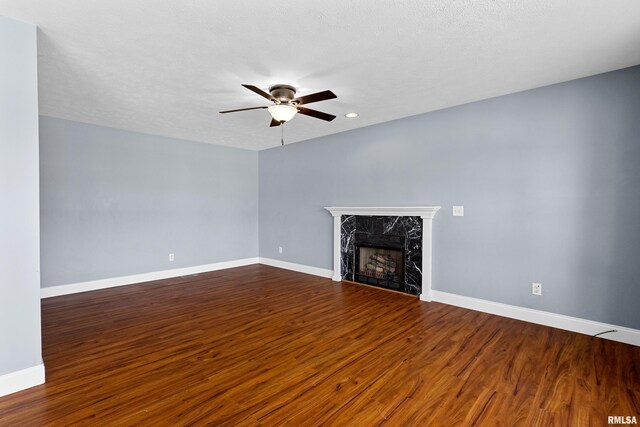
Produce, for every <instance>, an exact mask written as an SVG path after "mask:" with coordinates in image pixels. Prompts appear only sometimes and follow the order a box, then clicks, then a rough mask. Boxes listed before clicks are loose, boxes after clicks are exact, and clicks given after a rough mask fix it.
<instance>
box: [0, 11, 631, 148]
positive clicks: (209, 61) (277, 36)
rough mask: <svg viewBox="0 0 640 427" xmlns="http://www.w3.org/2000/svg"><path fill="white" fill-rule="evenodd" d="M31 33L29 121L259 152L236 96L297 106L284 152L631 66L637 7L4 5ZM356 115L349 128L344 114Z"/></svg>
mask: <svg viewBox="0 0 640 427" xmlns="http://www.w3.org/2000/svg"><path fill="white" fill-rule="evenodd" d="M0 15H4V16H7V17H10V18H15V19H18V20H21V21H26V22H31V23H34V24H36V25H38V27H39V35H38V37H39V38H38V57H39V65H38V67H39V91H40V95H39V96H40V114H43V115H46V116H52V117H58V118H63V119H69V120H76V121H80V122H86V123H93V124H98V125H104V126H111V127H115V128H120V129H127V130H132V131H138V132H144V133H150V134H156V135H163V136H169V137H174V138H182V139H188V140H194V141H201V142H207V143H212V144H220V145H226V146H232V147H239V148H246V149H251V150H261V149H265V148H270V147H273V146H277V145H279V143H280V129H279V128H269V122H270V116H269V113H268V112H267V111H266V110H255V111H247V112H241V113H234V114H225V115H222V114H218V111H220V110H226V109H232V108H242V107H253V106H260V105H267V104H268V103H269V102H268V101H267V100H265V99H263V98H261V97H259V96H258V95H256V94H254V93H252V92H250V91H249V90H247V89H244V88H243V87H241V86H240V85H241V84H242V83H248V84H254V85H256V86H258V87H261V88H262V89H264V90H266V89H267V88H268V87H269V86H270V85H273V84H276V83H285V84H290V85H293V86H295V87H296V88H297V89H298V95H304V94H308V93H312V92H317V91H321V90H325V89H331V90H332V91H333V92H335V93H336V95H338V98H337V99H335V100H329V101H324V102H321V103H317V104H312V105H309V107H310V108H313V109H317V110H320V111H326V112H328V113H331V114H335V115H336V116H337V118H336V119H335V120H334V121H333V122H330V123H328V122H324V121H321V120H316V119H312V118H309V117H305V116H300V115H298V116H297V117H295V118H294V119H293V120H291V121H290V122H289V123H287V124H286V126H285V140H286V141H287V143H291V142H297V141H302V140H306V139H310V138H314V137H319V136H323V135H328V134H332V133H336V132H342V131H345V130H349V129H355V128H358V127H363V126H368V125H372V124H375V123H381V122H385V121H389V120H394V119H398V118H402V117H406V116H412V115H416V114H420V113H425V112H428V111H433V110H438V109H441V108H446V107H450V106H454V105H460V104H465V103H468V102H472V101H476V100H480V99H485V98H490V97H494V96H499V95H504V94H508V93H513V92H518V91H522V90H526V89H531V88H535V87H540V86H546V85H549V84H553V83H558V82H562V81H566V80H571V79H576V78H579V77H585V76H589V75H593V74H598V73H603V72H606V71H611V70H616V69H620V68H625V67H628V66H632V65H637V64H640V1H637V0H609V1H605V0H597V1H596V0H563V1H558V0H537V1H525V0H492V1H490V0H485V1H479V0H476V1H472V0H434V1H423V0H404V1H400V0H396V1H375V2H374V1H365V0H354V1H343V0H325V1H321V2H309V1H299V0H295V1H294V0H279V1H276V2H267V1H263V0H248V1H230V0H226V1H207V0H172V1H157V0H156V1H152V0H136V1H131V0H102V1H100V0H91V1H87V0H47V1H45V0H0ZM350 111H356V112H358V113H359V114H360V116H359V117H357V118H355V119H347V118H345V117H344V114H345V113H347V112H350Z"/></svg>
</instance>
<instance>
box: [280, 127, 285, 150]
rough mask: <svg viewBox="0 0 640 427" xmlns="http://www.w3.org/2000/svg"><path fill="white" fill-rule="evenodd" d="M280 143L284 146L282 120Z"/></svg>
mask: <svg viewBox="0 0 640 427" xmlns="http://www.w3.org/2000/svg"><path fill="white" fill-rule="evenodd" d="M280 143H281V144H282V146H283V147H284V122H280Z"/></svg>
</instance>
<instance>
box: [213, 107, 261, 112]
mask: <svg viewBox="0 0 640 427" xmlns="http://www.w3.org/2000/svg"><path fill="white" fill-rule="evenodd" d="M263 108H269V107H250V108H238V109H237V110H226V111H220V114H224V113H235V112H236V111H248V110H262V109H263Z"/></svg>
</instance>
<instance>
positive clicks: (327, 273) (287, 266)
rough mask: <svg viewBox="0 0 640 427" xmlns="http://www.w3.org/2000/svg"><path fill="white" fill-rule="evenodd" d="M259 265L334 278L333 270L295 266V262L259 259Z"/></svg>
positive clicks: (301, 265)
mask: <svg viewBox="0 0 640 427" xmlns="http://www.w3.org/2000/svg"><path fill="white" fill-rule="evenodd" d="M259 263H260V264H264V265H270V266H271V267H278V268H284V269H285V270H292V271H297V272H298V273H306V274H311V275H313V276H320V277H326V278H329V279H330V278H331V276H333V270H329V269H326V268H320V267H311V266H309V265H303V264H295V263H293V262H287V261H280V260H277V259H271V258H262V257H261V258H259Z"/></svg>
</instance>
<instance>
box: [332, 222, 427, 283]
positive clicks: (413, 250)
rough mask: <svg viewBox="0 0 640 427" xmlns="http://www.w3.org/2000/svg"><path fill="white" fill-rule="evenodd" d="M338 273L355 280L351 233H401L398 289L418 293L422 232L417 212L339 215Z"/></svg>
mask: <svg viewBox="0 0 640 427" xmlns="http://www.w3.org/2000/svg"><path fill="white" fill-rule="evenodd" d="M340 226H341V242H340V246H341V268H340V272H341V276H342V277H343V278H344V279H345V280H352V281H358V280H356V277H355V275H356V274H355V273H356V272H355V258H354V251H355V238H356V236H355V234H356V233H365V234H370V235H385V236H403V237H404V238H405V248H406V249H405V258H404V259H405V265H404V267H405V270H404V274H405V280H404V289H403V290H402V292H405V293H407V294H411V295H420V294H421V293H422V232H423V219H422V218H421V217H420V216H365V215H342V217H341V224H340Z"/></svg>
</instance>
